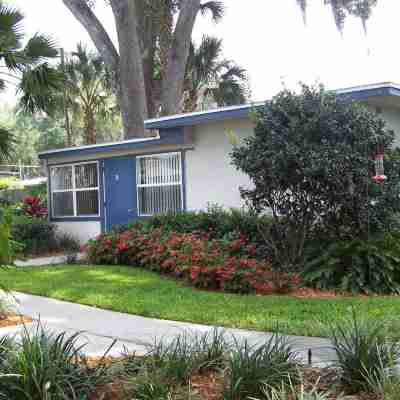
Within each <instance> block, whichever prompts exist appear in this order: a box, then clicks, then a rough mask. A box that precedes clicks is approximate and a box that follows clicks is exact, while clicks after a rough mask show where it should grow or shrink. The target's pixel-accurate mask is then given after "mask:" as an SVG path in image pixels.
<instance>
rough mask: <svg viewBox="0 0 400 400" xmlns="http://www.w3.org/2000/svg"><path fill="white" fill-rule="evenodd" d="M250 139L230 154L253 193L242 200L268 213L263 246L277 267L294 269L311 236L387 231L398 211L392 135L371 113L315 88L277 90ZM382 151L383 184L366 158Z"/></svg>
mask: <svg viewBox="0 0 400 400" xmlns="http://www.w3.org/2000/svg"><path fill="white" fill-rule="evenodd" d="M255 121H256V128H255V135H254V137H250V138H247V139H245V142H244V143H243V144H242V145H239V146H237V147H236V148H235V149H234V151H233V153H232V156H233V163H234V165H235V166H236V167H237V168H238V169H239V170H241V171H243V172H244V173H246V174H247V175H249V177H250V179H251V181H252V183H253V185H254V186H253V187H251V188H242V190H241V192H242V196H243V197H244V198H245V199H246V200H247V201H248V202H249V204H250V205H251V206H253V207H254V208H255V209H256V210H258V211H260V212H261V211H265V212H269V213H271V214H272V217H273V219H274V224H273V226H272V232H271V234H270V235H266V238H267V240H269V241H270V245H271V246H272V247H273V249H274V251H275V255H276V259H277V260H278V261H279V264H280V265H281V266H282V267H284V268H293V267H294V266H296V265H299V263H301V262H302V259H303V255H304V246H305V243H306V241H307V240H308V239H310V237H311V234H312V233H313V232H315V231H316V230H317V229H318V230H321V231H323V232H324V234H325V235H327V236H329V237H333V238H341V239H345V238H346V239H349V240H351V239H353V238H355V237H364V238H367V237H368V235H369V234H370V233H371V232H379V231H382V230H390V229H391V227H393V226H394V224H395V221H396V218H395V216H396V213H398V212H399V211H400V174H399V173H400V164H399V162H398V159H397V157H395V152H394V151H392V150H391V146H392V144H393V136H394V134H393V132H392V131H390V130H388V129H387V128H386V126H385V122H384V121H383V120H382V119H381V118H379V117H378V116H377V115H376V114H375V113H373V112H370V111H368V110H367V109H366V108H365V107H363V106H360V105H358V104H356V103H345V102H344V101H342V100H340V98H337V97H336V96H335V95H334V94H332V93H328V92H326V91H325V90H324V89H323V87H307V86H303V87H302V91H301V93H300V94H296V93H294V92H292V91H289V90H283V91H282V92H281V93H279V94H278V95H277V96H275V97H274V98H273V99H272V100H271V101H270V102H268V103H267V104H266V105H265V107H264V109H263V110H262V111H260V112H258V113H256V116H255ZM378 149H383V150H385V153H386V159H385V173H386V175H387V177H388V179H387V181H386V182H385V183H384V184H380V185H378V184H375V183H374V182H373V181H372V180H371V176H372V174H373V173H374V161H373V156H374V154H375V153H376V152H377V150H378Z"/></svg>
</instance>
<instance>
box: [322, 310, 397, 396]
mask: <svg viewBox="0 0 400 400" xmlns="http://www.w3.org/2000/svg"><path fill="white" fill-rule="evenodd" d="M330 339H331V341H332V345H333V349H334V350H335V353H336V357H337V362H336V366H337V367H338V369H339V370H340V374H341V379H342V382H343V383H344V384H345V385H346V386H347V388H348V390H349V391H350V392H352V393H357V392H358V391H361V390H363V389H366V388H367V387H368V384H369V378H368V377H375V379H378V380H381V379H382V375H381V373H382V372H383V371H385V370H389V369H392V368H394V367H395V366H396V362H397V360H398V359H399V357H400V345H399V344H398V343H397V340H396V339H395V340H390V338H389V337H387V335H386V327H385V325H384V324H382V321H371V320H361V319H359V318H357V315H356V312H355V310H353V312H352V316H351V318H350V319H348V320H347V321H341V323H338V324H336V325H334V326H332V327H331V329H330Z"/></svg>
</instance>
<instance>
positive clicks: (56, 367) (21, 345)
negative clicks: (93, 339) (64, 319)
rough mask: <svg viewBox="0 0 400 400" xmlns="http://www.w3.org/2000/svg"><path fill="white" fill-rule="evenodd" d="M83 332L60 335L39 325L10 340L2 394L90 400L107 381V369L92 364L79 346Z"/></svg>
mask: <svg viewBox="0 0 400 400" xmlns="http://www.w3.org/2000/svg"><path fill="white" fill-rule="evenodd" d="M78 339H79V335H78V334H75V335H72V336H68V335H67V334H66V333H65V332H63V333H60V334H58V335H55V334H52V333H49V332H46V331H44V330H43V329H42V328H41V327H40V325H39V324H38V325H37V327H36V329H35V330H34V331H33V332H32V333H30V332H29V331H28V330H27V329H26V328H25V329H24V331H23V332H22V337H21V341H20V342H19V341H18V342H17V341H15V342H11V340H10V339H5V340H6V341H7V351H5V352H4V354H3V361H2V362H0V374H2V379H1V380H0V396H1V397H4V398H8V399H14V400H25V399H54V400H64V399H66V398H69V399H88V398H89V396H90V394H91V393H93V392H94V390H95V389H96V387H97V386H98V385H100V384H102V383H105V382H106V381H107V368H106V367H104V366H101V365H100V366H98V367H90V366H89V364H88V362H87V359H86V358H85V356H84V355H83V353H82V346H78Z"/></svg>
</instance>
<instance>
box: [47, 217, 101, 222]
mask: <svg viewBox="0 0 400 400" xmlns="http://www.w3.org/2000/svg"><path fill="white" fill-rule="evenodd" d="M90 221H98V222H101V218H100V217H57V218H51V222H90Z"/></svg>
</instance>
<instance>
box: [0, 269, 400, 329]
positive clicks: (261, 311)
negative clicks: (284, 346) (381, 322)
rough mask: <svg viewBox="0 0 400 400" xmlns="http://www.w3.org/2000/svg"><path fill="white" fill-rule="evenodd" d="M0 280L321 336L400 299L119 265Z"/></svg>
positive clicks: (399, 309) (389, 310) (160, 312)
mask: <svg viewBox="0 0 400 400" xmlns="http://www.w3.org/2000/svg"><path fill="white" fill-rule="evenodd" d="M0 276H1V283H2V284H4V285H5V286H6V287H9V288H10V289H13V290H18V291H21V292H26V293H32V294H37V295H42V296H48V297H53V298H56V299H61V300H69V301H72V302H76V303H81V304H88V305H94V306H97V307H100V308H104V309H110V310H115V311H121V312H127V313H131V314H138V315H143V316H146V317H154V318H162V319H170V320H176V321H188V322H197V323H205V324H217V325H221V326H227V327H235V328H248V329H256V330H266V331H271V330H276V327H277V324H278V327H279V328H278V329H279V331H281V332H283V333H289V334H296V335H307V336H324V331H325V330H326V327H327V324H328V323H329V322H332V321H335V320H338V319H339V318H340V317H342V316H344V315H346V314H348V313H349V311H350V309H351V306H354V307H355V309H356V310H357V313H358V314H362V315H368V316H370V317H373V318H385V319H390V320H392V319H394V320H396V319H398V317H399V315H400V298H390V297H387V298H378V297H371V298H346V299H326V300H325V299H324V300H321V299H296V298H291V297H286V296H240V295H233V294H224V293H214V292H205V291H199V290H195V289H192V288H188V287H182V286H181V285H179V283H176V282H175V281H173V280H168V279H164V278H161V277H160V276H159V275H157V274H154V273H151V272H148V271H144V270H141V269H135V268H131V267H119V266H101V267H100V266H62V267H46V268H37V267H36V268H20V269H15V268H11V269H9V270H6V271H1V272H0Z"/></svg>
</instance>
